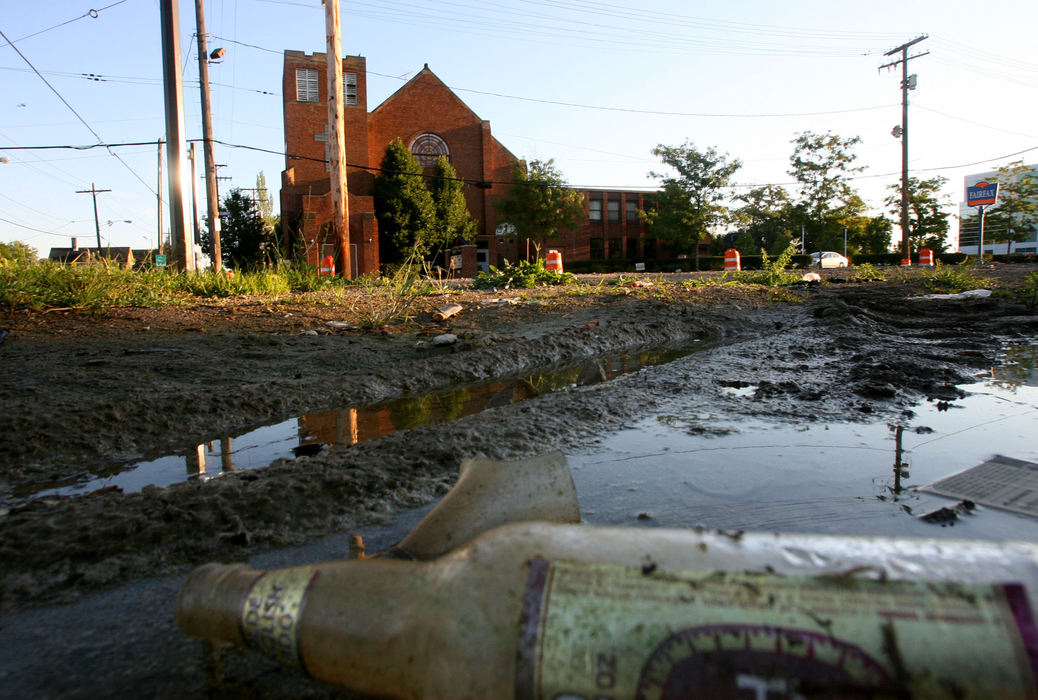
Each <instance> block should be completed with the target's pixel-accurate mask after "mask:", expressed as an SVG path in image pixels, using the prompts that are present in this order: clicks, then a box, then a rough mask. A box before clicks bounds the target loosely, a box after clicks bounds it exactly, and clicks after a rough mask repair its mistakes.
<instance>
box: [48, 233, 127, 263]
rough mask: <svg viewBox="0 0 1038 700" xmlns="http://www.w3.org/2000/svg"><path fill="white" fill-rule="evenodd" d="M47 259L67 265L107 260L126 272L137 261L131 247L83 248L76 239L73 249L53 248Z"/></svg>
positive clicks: (73, 242)
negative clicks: (77, 243)
mask: <svg viewBox="0 0 1038 700" xmlns="http://www.w3.org/2000/svg"><path fill="white" fill-rule="evenodd" d="M47 259H48V260H50V261H51V262H57V263H63V264H65V265H93V264H97V263H100V262H101V261H102V260H105V261H109V262H111V263H115V264H116V265H118V266H119V267H120V268H122V269H124V270H129V269H131V268H132V267H133V261H134V260H135V258H134V251H133V250H131V249H130V248H129V246H125V247H123V246H119V247H115V246H113V247H110V248H81V247H79V246H77V245H76V239H74V238H73V239H72V247H71V248H51V249H50V255H48V256H47Z"/></svg>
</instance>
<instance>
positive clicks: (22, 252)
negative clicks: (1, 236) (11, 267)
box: [0, 241, 40, 265]
mask: <svg viewBox="0 0 1038 700" xmlns="http://www.w3.org/2000/svg"><path fill="white" fill-rule="evenodd" d="M39 257H40V254H39V252H38V251H37V250H36V249H35V248H33V247H32V246H31V245H29V244H28V243H23V242H21V241H11V242H10V243H0V262H11V263H17V264H20V265H26V264H28V263H33V262H36V261H37V260H38V259H39Z"/></svg>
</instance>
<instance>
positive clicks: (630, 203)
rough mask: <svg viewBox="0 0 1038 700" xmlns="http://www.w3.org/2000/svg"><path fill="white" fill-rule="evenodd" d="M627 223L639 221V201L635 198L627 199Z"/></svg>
mask: <svg viewBox="0 0 1038 700" xmlns="http://www.w3.org/2000/svg"><path fill="white" fill-rule="evenodd" d="M627 223H629V224H636V223H638V202H637V201H635V200H633V199H628V200H627Z"/></svg>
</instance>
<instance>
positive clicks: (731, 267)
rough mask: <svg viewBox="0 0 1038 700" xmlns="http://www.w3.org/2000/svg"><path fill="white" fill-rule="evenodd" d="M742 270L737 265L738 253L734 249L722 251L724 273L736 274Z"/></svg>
mask: <svg viewBox="0 0 1038 700" xmlns="http://www.w3.org/2000/svg"><path fill="white" fill-rule="evenodd" d="M741 269H742V266H741V265H740V264H739V251H737V250H736V249H735V248H729V249H728V250H726V251H724V271H725V272H738V271H739V270H741Z"/></svg>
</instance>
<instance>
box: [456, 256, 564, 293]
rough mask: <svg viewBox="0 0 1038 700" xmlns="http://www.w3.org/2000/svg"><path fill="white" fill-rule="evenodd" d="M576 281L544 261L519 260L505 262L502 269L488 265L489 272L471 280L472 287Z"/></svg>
mask: <svg viewBox="0 0 1038 700" xmlns="http://www.w3.org/2000/svg"><path fill="white" fill-rule="evenodd" d="M576 281H577V278H576V277H574V276H573V275H572V274H571V273H569V272H556V271H555V270H548V269H545V267H544V261H543V260H541V259H539V258H538V259H537V260H534V261H532V262H531V261H527V260H521V261H520V262H519V263H517V264H516V265H510V264H508V263H507V262H506V263H505V266H504V268H503V269H500V270H499V269H497V268H496V267H494V266H493V265H491V266H490V272H480V273H479V274H478V275H476V279H474V280H473V281H472V288H473V289H530V288H533V287H541V286H545V285H558V284H572V283H574V282H576Z"/></svg>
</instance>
